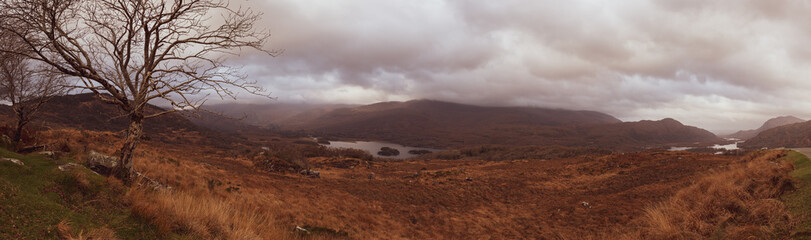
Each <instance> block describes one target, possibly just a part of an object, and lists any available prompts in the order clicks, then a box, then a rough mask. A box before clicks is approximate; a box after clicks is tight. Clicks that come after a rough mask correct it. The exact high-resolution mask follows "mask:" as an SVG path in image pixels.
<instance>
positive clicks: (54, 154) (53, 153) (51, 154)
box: [37, 151, 59, 158]
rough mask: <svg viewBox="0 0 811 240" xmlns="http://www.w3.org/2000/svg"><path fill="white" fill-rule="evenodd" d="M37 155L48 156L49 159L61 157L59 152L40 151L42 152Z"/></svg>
mask: <svg viewBox="0 0 811 240" xmlns="http://www.w3.org/2000/svg"><path fill="white" fill-rule="evenodd" d="M37 154H39V155H43V156H47V157H50V158H57V157H59V153H58V152H54V151H40V152H37Z"/></svg>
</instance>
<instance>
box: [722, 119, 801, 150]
mask: <svg viewBox="0 0 811 240" xmlns="http://www.w3.org/2000/svg"><path fill="white" fill-rule="evenodd" d="M738 145H739V146H742V147H745V148H762V147H769V148H775V147H811V121H807V122H801V123H795V124H789V125H785V126H780V127H775V128H771V129H769V130H766V131H763V132H761V133H760V134H758V135H757V136H755V137H753V138H751V139H749V140H746V142H743V143H740V144H738Z"/></svg>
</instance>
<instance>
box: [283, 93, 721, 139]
mask: <svg viewBox="0 0 811 240" xmlns="http://www.w3.org/2000/svg"><path fill="white" fill-rule="evenodd" d="M283 127H285V126H283ZM286 127H291V126H290V125H288V126H286ZM292 129H296V130H306V131H309V132H311V133H313V134H314V135H317V136H328V137H337V138H350V139H364V140H378V141H387V142H394V143H401V144H405V145H411V146H422V147H435V148H445V147H459V146H470V145H480V144H506V145H565V146H597V147H611V148H642V147H648V146H658V145H664V144H672V143H694V142H713V141H719V140H720V139H719V138H718V137H717V136H715V135H714V134H712V133H710V132H709V131H706V130H703V129H699V128H696V127H689V126H684V125H682V124H681V123H679V122H678V121H676V120H673V119H663V120H660V121H640V122H621V121H620V120H618V119H616V118H614V117H613V116H610V115H608V114H604V113H600V112H595V111H572V110H562V109H544V108H530V107H480V106H472V105H465V104H458V103H449V102H441V101H433V100H414V101H408V102H383V103H376V104H370V105H365V106H360V107H354V108H339V109H335V110H332V111H329V112H327V113H324V114H322V115H320V116H318V117H316V118H313V119H310V120H303V119H302V120H301V121H298V125H296V126H294V127H292Z"/></svg>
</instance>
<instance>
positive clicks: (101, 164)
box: [86, 150, 118, 175]
mask: <svg viewBox="0 0 811 240" xmlns="http://www.w3.org/2000/svg"><path fill="white" fill-rule="evenodd" d="M86 164H87V168H90V170H93V171H94V172H97V173H100V174H103V175H109V174H110V173H112V171H113V169H115V167H116V166H118V158H117V157H112V156H107V155H104V154H101V153H98V152H96V151H93V150H90V153H89V154H88V155H87V163H86Z"/></svg>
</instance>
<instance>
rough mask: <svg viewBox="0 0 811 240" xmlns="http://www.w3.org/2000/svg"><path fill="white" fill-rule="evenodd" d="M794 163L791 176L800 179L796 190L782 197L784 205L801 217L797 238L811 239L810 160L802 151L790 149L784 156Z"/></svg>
mask: <svg viewBox="0 0 811 240" xmlns="http://www.w3.org/2000/svg"><path fill="white" fill-rule="evenodd" d="M786 158H787V160H788V161H790V162H793V163H794V171H792V172H791V177H793V178H796V179H797V180H799V181H800V184H799V188H798V189H797V191H795V192H792V193H789V194H787V195H785V196H784V197H783V200H784V201H785V202H786V205H787V206H788V207H789V209H790V211H791V212H792V214H793V215H795V216H800V217H802V218H804V219H802V221H801V223H800V225H799V226H797V229H796V231H797V236H796V238H797V239H811V204H809V203H811V160H809V159H808V157H807V156H805V155H803V154H802V153H799V152H795V151H791V152H790V153H789V155H788V156H787V157H786Z"/></svg>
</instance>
